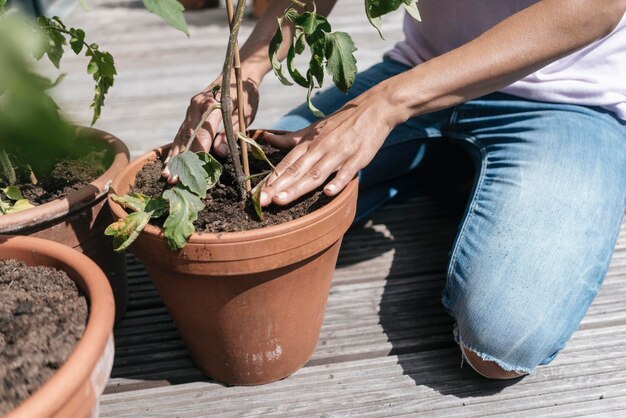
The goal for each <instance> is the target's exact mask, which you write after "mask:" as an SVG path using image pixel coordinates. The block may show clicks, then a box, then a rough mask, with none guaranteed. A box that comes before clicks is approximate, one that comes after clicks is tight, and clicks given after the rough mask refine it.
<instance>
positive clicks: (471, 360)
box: [460, 344, 527, 380]
mask: <svg viewBox="0 0 626 418" xmlns="http://www.w3.org/2000/svg"><path fill="white" fill-rule="evenodd" d="M460 347H461V352H462V353H463V358H464V359H465V361H466V362H467V363H468V364H469V365H470V366H471V367H472V369H474V370H475V371H476V372H477V373H478V374H480V375H482V376H483V377H486V378H487V379H496V380H510V379H517V378H520V377H523V376H526V375H527V373H521V372H516V371H512V370H505V369H504V368H502V367H501V366H500V365H498V363H496V362H495V361H489V360H484V359H482V358H481V357H480V356H479V355H478V354H476V353H475V352H473V351H472V350H470V349H469V348H467V347H465V345H463V344H461V345H460Z"/></svg>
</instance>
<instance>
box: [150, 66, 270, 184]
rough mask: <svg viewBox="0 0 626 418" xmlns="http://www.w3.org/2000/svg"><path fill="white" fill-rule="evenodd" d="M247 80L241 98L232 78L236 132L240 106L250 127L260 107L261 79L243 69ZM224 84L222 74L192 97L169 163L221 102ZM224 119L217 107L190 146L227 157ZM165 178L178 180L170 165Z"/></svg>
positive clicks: (244, 80)
mask: <svg viewBox="0 0 626 418" xmlns="http://www.w3.org/2000/svg"><path fill="white" fill-rule="evenodd" d="M242 79H243V100H238V98H237V88H236V84H235V75H234V74H233V75H232V77H231V86H230V95H231V97H232V98H233V115H232V118H233V129H234V130H235V131H236V130H238V129H239V111H238V109H239V106H240V103H241V104H243V111H244V115H245V118H246V126H249V125H250V124H251V123H252V121H253V120H254V117H255V116H256V113H257V110H258V107H259V83H260V81H261V80H260V78H258V77H251V76H246V73H245V72H243V68H242ZM221 83H222V76H221V75H220V77H218V78H217V79H216V80H215V81H214V82H212V83H211V84H209V85H208V86H207V87H206V88H205V89H204V90H202V91H201V92H200V93H198V94H196V95H195V96H193V97H192V98H191V103H190V104H189V107H188V108H187V114H186V116H185V119H184V120H183V123H182V124H181V126H180V128H179V129H178V133H177V134H176V137H175V138H174V142H173V143H172V147H171V148H170V152H169V154H168V156H167V158H166V160H165V162H166V163H167V162H168V161H169V159H170V158H171V157H173V156H175V155H177V154H179V153H181V152H183V151H184V150H185V147H186V146H187V142H188V141H189V138H191V135H192V134H193V132H194V130H195V129H196V127H197V126H198V123H200V121H201V120H202V117H203V115H204V114H205V112H207V111H208V110H209V109H210V108H211V107H212V106H215V105H219V103H220V96H221V94H220V92H221V89H218V86H220V85H221ZM221 122H222V113H221V110H220V109H216V110H214V111H213V112H211V114H210V115H209V117H208V118H207V119H206V121H205V122H204V123H203V124H202V126H201V128H200V130H199V131H198V134H197V136H196V139H195V140H194V141H193V143H192V144H191V147H190V149H191V150H192V151H206V152H210V151H211V148H213V151H214V152H215V154H216V155H218V156H221V157H224V156H226V155H227V154H228V145H227V143H226V137H225V135H224V133H223V132H222V133H218V131H217V130H218V128H219V125H220V123H221ZM162 175H163V177H165V178H167V179H168V181H169V182H170V183H176V182H177V181H178V179H176V178H174V177H172V176H170V173H169V170H168V169H167V167H166V168H165V170H164V171H163V174H162Z"/></svg>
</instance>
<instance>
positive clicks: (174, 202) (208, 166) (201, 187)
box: [106, 151, 223, 251]
mask: <svg viewBox="0 0 626 418" xmlns="http://www.w3.org/2000/svg"><path fill="white" fill-rule="evenodd" d="M168 167H169V169H170V172H171V173H172V174H173V175H177V176H178V178H179V183H178V184H177V185H176V186H174V187H172V188H171V189H169V190H166V191H165V192H163V196H159V197H156V198H151V197H148V196H146V195H143V194H141V193H134V194H131V195H126V196H117V195H113V196H112V197H111V198H112V199H113V201H114V202H116V203H118V204H120V205H121V206H122V207H124V208H125V209H127V210H130V211H131V212H133V213H131V214H130V215H129V216H128V217H126V218H125V219H122V220H118V221H117V222H115V223H113V224H111V225H110V226H109V227H108V228H107V232H106V234H107V235H112V236H113V237H114V238H113V241H114V245H115V249H116V251H121V250H123V249H125V248H127V247H128V246H129V245H130V244H132V242H133V241H134V240H135V239H136V238H137V237H138V236H139V233H140V232H141V231H143V229H144V228H145V226H146V225H147V223H148V222H149V220H150V218H161V217H164V216H167V219H166V220H165V223H164V224H163V236H164V237H165V240H166V242H167V245H168V247H169V248H170V249H172V250H173V251H175V250H180V249H181V248H183V247H184V246H185V243H186V242H187V239H188V238H189V237H190V236H191V234H193V232H194V230H195V227H194V226H193V222H194V221H195V220H196V219H198V213H199V212H200V211H201V210H202V209H203V208H204V203H202V199H203V198H205V197H206V195H207V191H208V190H209V189H211V188H212V187H214V186H215V185H216V184H217V182H218V181H219V178H220V176H221V175H222V171H223V167H222V164H220V163H219V161H217V160H216V159H215V158H213V157H212V156H211V155H209V154H207V153H206V152H199V153H197V154H194V153H192V152H190V151H186V152H183V153H181V154H178V155H176V156H175V157H172V159H171V160H170V163H169V165H168ZM138 214H142V215H138ZM131 216H132V218H131V219H130V220H128V218H130V217H131ZM146 218H147V220H146ZM144 220H145V222H144ZM140 221H141V222H140Z"/></svg>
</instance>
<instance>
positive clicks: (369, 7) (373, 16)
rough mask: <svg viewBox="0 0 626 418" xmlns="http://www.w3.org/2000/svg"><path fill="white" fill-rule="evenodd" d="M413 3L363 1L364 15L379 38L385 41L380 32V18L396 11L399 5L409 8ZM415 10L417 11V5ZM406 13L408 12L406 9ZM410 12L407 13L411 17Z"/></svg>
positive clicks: (380, 0)
mask: <svg viewBox="0 0 626 418" xmlns="http://www.w3.org/2000/svg"><path fill="white" fill-rule="evenodd" d="M415 3H416V0H365V14H366V15H367V20H369V22H370V23H371V24H372V26H374V28H376V30H377V31H378V34H379V35H380V37H381V38H382V39H385V37H384V36H383V32H382V19H381V16H384V15H386V14H387V13H390V12H393V11H394V10H398V8H399V7H400V6H401V5H405V6H409V7H411V5H412V4H415ZM415 8H416V9H417V5H416V6H415ZM407 11H409V10H408V8H407ZM412 12H413V11H409V13H411V14H412V15H413V13H412Z"/></svg>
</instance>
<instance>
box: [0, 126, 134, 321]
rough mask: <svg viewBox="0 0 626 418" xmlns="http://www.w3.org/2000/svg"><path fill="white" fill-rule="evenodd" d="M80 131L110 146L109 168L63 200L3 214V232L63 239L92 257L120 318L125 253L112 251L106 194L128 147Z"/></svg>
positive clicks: (0, 228) (123, 304)
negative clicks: (104, 275) (108, 288)
mask: <svg viewBox="0 0 626 418" xmlns="http://www.w3.org/2000/svg"><path fill="white" fill-rule="evenodd" d="M80 131H83V132H84V131H86V132H88V133H92V134H93V135H90V136H89V137H90V138H92V137H93V138H95V139H96V140H99V141H102V142H105V143H106V144H107V145H108V147H109V148H110V151H111V153H112V155H113V162H112V163H111V166H110V167H109V169H108V170H107V171H106V172H105V173H104V174H103V175H102V176H100V177H98V178H97V179H96V180H94V181H93V182H91V183H90V184H89V186H87V187H83V188H82V189H79V190H77V191H75V192H73V193H70V194H69V195H67V196H65V197H64V198H62V199H57V200H54V201H52V202H49V203H46V204H43V205H39V206H37V207H35V208H33V209H28V210H25V211H22V212H17V213H12V214H10V215H3V216H0V234H13V235H29V236H33V237H38V238H45V239H48V240H51V241H55V242H60V243H62V244H65V245H67V246H69V247H72V248H74V249H75V250H78V251H79V252H81V253H83V254H85V255H87V256H88V257H90V258H91V259H93V260H94V261H95V262H96V264H98V265H99V266H100V268H101V269H102V270H103V271H104V272H105V274H106V275H107V277H108V278H109V281H110V283H111V287H112V288H113V294H114V296H115V303H116V318H117V319H119V318H121V316H122V315H123V314H124V312H125V310H126V304H127V299H128V285H127V282H126V263H125V259H124V256H123V255H122V254H117V253H116V252H114V251H113V247H112V239H111V237H105V236H104V230H105V228H106V227H107V226H108V225H109V224H110V223H111V222H112V217H111V212H110V210H109V209H108V207H107V200H106V194H107V193H108V191H109V187H110V185H111V182H112V181H113V178H114V177H115V176H116V175H117V174H118V173H119V172H120V171H121V170H122V169H123V168H124V167H125V166H126V165H127V164H128V155H129V154H128V148H127V147H126V145H124V143H123V142H122V141H120V140H119V139H118V138H116V137H114V136H113V135H111V134H108V133H106V132H102V131H100V130H97V129H91V128H80V129H79V133H80Z"/></svg>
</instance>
